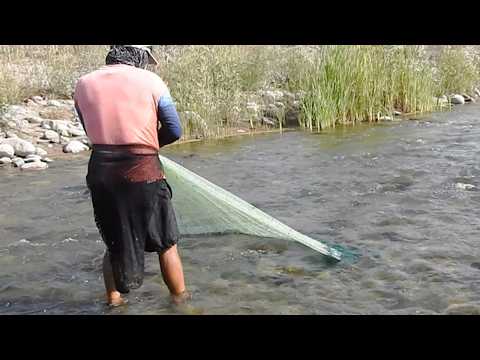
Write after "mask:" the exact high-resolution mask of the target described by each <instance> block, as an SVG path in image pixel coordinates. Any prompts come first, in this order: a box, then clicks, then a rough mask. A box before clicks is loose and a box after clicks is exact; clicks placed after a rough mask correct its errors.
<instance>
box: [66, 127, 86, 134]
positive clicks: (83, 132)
mask: <svg viewBox="0 0 480 360" xmlns="http://www.w3.org/2000/svg"><path fill="white" fill-rule="evenodd" d="M68 131H69V132H70V135H72V136H86V135H87V134H85V131H83V130H80V129H77V128H74V127H70V128H69V129H68Z"/></svg>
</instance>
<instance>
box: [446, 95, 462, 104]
mask: <svg viewBox="0 0 480 360" xmlns="http://www.w3.org/2000/svg"><path fill="white" fill-rule="evenodd" d="M450 102H451V103H452V104H455V105H463V104H465V98H464V97H463V96H462V95H458V94H455V95H452V96H451V97H450Z"/></svg>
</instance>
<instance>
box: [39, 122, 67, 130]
mask: <svg viewBox="0 0 480 360" xmlns="http://www.w3.org/2000/svg"><path fill="white" fill-rule="evenodd" d="M70 124H71V122H70V121H65V120H43V121H42V127H43V128H44V127H45V126H46V125H48V126H50V128H51V129H52V130H55V131H61V130H64V129H67V130H68V126H69V125H70Z"/></svg>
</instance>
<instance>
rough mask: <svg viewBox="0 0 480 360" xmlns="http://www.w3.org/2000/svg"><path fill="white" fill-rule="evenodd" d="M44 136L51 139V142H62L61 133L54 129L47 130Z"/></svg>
mask: <svg viewBox="0 0 480 360" xmlns="http://www.w3.org/2000/svg"><path fill="white" fill-rule="evenodd" d="M42 138H43V139H46V140H50V141H51V142H54V143H58V142H60V135H59V134H58V133H57V132H55V131H53V130H45V132H44V133H43V137H42Z"/></svg>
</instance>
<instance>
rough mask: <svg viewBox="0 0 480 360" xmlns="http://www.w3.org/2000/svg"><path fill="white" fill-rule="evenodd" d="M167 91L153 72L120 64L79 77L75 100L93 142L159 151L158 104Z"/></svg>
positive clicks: (104, 67)
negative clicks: (144, 147) (136, 146)
mask: <svg viewBox="0 0 480 360" xmlns="http://www.w3.org/2000/svg"><path fill="white" fill-rule="evenodd" d="M168 94H169V91H168V88H167V86H166V85H165V83H164V82H163V81H162V79H160V77H159V76H157V75H156V74H154V73H152V72H150V71H147V70H143V69H139V68H136V67H133V66H129V65H121V64H120V65H108V66H103V67H101V68H100V69H98V70H96V71H94V72H92V73H90V74H87V75H85V76H83V77H82V78H80V80H79V81H78V83H77V86H76V89H75V96H74V100H75V106H76V107H77V109H78V110H79V112H80V113H81V117H82V120H83V123H84V126H85V130H86V132H87V135H88V137H89V139H90V141H91V142H92V144H96V145H145V146H149V147H152V148H154V149H155V150H157V151H158V150H159V149H160V146H159V141H158V104H159V101H160V98H161V97H162V96H164V95H168Z"/></svg>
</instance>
